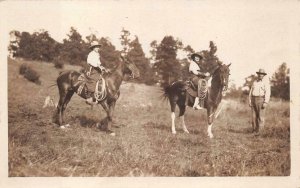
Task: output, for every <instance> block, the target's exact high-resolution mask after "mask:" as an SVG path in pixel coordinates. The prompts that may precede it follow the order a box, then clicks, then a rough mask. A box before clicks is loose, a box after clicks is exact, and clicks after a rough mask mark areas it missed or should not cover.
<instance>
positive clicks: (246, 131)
mask: <svg viewBox="0 0 300 188" xmlns="http://www.w3.org/2000/svg"><path fill="white" fill-rule="evenodd" d="M228 132H231V133H240V134H251V133H252V132H253V130H252V128H251V127H247V128H243V129H232V128H230V129H229V130H228Z"/></svg>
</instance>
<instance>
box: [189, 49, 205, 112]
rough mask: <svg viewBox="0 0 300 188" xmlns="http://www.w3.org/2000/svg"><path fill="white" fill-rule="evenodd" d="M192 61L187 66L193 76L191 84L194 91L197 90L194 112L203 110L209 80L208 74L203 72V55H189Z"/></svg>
mask: <svg viewBox="0 0 300 188" xmlns="http://www.w3.org/2000/svg"><path fill="white" fill-rule="evenodd" d="M191 59H192V60H193V61H192V62H191V63H190V66H189V72H190V73H192V74H193V76H192V78H191V82H192V84H193V86H194V88H195V89H197V96H196V98H195V102H194V105H193V108H194V109H196V110H199V109H204V98H205V96H206V93H207V92H206V91H207V88H208V80H209V78H210V73H209V72H205V71H206V69H205V67H204V61H203V54H202V53H200V54H197V53H193V54H192V55H191Z"/></svg>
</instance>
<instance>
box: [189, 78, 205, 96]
mask: <svg viewBox="0 0 300 188" xmlns="http://www.w3.org/2000/svg"><path fill="white" fill-rule="evenodd" d="M185 89H186V91H187V93H188V94H189V95H191V96H192V97H197V96H198V97H199V98H200V99H204V98H205V97H206V94H207V90H208V83H207V80H206V79H200V80H199V81H198V85H195V84H194V83H193V82H192V81H191V80H188V81H186V88H185Z"/></svg>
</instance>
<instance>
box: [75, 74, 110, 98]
mask: <svg viewBox="0 0 300 188" xmlns="http://www.w3.org/2000/svg"><path fill="white" fill-rule="evenodd" d="M75 86H78V89H77V91H76V93H77V94H78V95H80V96H83V97H84V98H89V97H94V98H95V99H96V100H97V101H98V102H99V101H102V100H103V99H104V98H105V97H106V95H107V91H106V81H105V79H104V78H103V76H102V75H101V74H100V75H99V78H97V80H94V79H91V78H90V77H88V76H87V75H86V74H85V73H82V74H81V75H80V76H79V77H78V80H77V83H76V84H75Z"/></svg>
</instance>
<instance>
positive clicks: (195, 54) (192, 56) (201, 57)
mask: <svg viewBox="0 0 300 188" xmlns="http://www.w3.org/2000/svg"><path fill="white" fill-rule="evenodd" d="M196 57H199V59H200V60H201V59H203V56H202V55H200V54H197V53H193V54H192V55H191V59H192V60H193V61H195V58H196Z"/></svg>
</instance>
